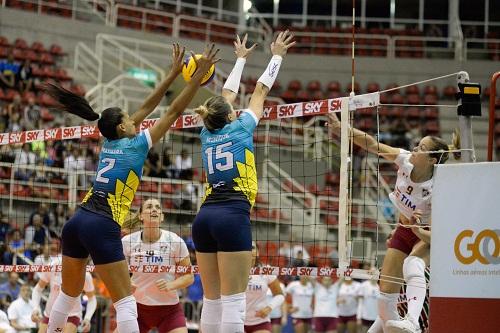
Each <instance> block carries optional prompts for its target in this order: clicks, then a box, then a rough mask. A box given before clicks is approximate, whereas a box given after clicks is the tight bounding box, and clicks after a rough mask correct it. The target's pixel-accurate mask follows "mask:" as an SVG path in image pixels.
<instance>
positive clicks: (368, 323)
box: [361, 319, 375, 327]
mask: <svg viewBox="0 0 500 333" xmlns="http://www.w3.org/2000/svg"><path fill="white" fill-rule="evenodd" d="M361 322H362V324H363V326H366V327H371V326H372V325H373V323H374V322H375V320H367V319H361Z"/></svg>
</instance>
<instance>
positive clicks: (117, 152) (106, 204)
mask: <svg viewBox="0 0 500 333" xmlns="http://www.w3.org/2000/svg"><path fill="white" fill-rule="evenodd" d="M152 145H153V144H152V141H151V136H150V134H149V131H148V130H145V131H143V132H141V133H139V134H138V135H136V136H135V137H134V138H132V139H129V138H123V139H118V140H111V141H108V140H105V141H104V144H103V145H102V147H101V153H100V154H99V165H98V167H97V175H96V178H95V181H94V186H93V187H92V188H91V189H90V190H89V192H88V193H87V195H86V196H85V198H84V199H83V201H82V207H83V208H85V209H88V210H90V211H93V212H95V213H98V214H101V215H105V216H108V217H110V218H112V219H113V220H114V221H116V222H117V223H118V224H119V225H122V224H123V222H124V221H125V218H126V216H127V214H128V212H129V210H130V206H131V205H132V201H133V200H134V196H135V192H136V191H137V188H138V187H139V182H140V180H141V177H142V168H143V166H144V161H145V160H146V157H147V155H148V151H149V149H150V148H151V147H152Z"/></svg>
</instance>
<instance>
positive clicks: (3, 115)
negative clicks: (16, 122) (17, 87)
mask: <svg viewBox="0 0 500 333" xmlns="http://www.w3.org/2000/svg"><path fill="white" fill-rule="evenodd" d="M9 121H10V117H9V112H8V110H7V106H6V105H5V104H4V103H1V102H0V132H2V133H3V132H5V130H6V129H7V127H9Z"/></svg>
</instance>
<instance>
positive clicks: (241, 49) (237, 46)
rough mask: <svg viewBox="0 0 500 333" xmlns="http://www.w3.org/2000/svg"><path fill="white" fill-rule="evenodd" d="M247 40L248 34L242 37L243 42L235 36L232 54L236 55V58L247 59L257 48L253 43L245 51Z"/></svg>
mask: <svg viewBox="0 0 500 333" xmlns="http://www.w3.org/2000/svg"><path fill="white" fill-rule="evenodd" d="M247 39H248V34H245V36H244V37H243V41H242V40H241V39H240V36H238V35H236V40H235V41H234V42H233V44H234V54H236V57H237V58H245V59H246V58H247V57H248V56H249V55H250V53H252V51H253V50H254V49H255V48H256V47H257V43H254V44H253V45H252V46H250V48H249V49H247V46H246V45H247Z"/></svg>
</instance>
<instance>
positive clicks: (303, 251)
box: [291, 243, 311, 266]
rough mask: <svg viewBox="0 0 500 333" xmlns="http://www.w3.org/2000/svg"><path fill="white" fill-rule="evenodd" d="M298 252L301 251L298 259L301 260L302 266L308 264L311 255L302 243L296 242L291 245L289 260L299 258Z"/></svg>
mask: <svg viewBox="0 0 500 333" xmlns="http://www.w3.org/2000/svg"><path fill="white" fill-rule="evenodd" d="M299 253H301V255H300V256H301V257H300V259H301V260H303V262H304V264H305V265H304V266H307V265H309V260H310V259H311V256H310V255H309V252H307V250H306V248H305V247H304V245H303V244H300V243H297V244H295V245H294V246H293V247H292V258H291V260H294V259H299Z"/></svg>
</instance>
